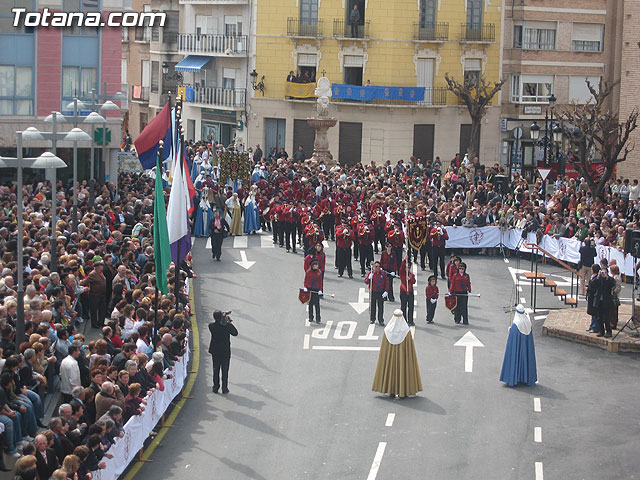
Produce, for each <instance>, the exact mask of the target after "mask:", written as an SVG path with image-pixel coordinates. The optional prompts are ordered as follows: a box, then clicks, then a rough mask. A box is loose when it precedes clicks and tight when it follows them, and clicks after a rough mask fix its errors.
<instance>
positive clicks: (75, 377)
mask: <svg viewBox="0 0 640 480" xmlns="http://www.w3.org/2000/svg"><path fill="white" fill-rule="evenodd" d="M81 353H82V350H81V349H80V347H78V346H77V345H69V354H68V355H67V356H66V357H64V358H63V359H62V363H61V364H60V392H62V400H63V402H64V403H69V402H70V401H71V400H72V398H73V395H72V394H71V392H72V391H73V389H74V388H75V387H80V386H82V385H81V380H80V367H79V366H78V357H79V356H80V354H81Z"/></svg>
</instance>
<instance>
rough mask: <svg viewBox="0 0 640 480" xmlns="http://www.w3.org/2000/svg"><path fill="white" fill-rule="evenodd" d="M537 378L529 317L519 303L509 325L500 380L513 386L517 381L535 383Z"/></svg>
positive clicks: (528, 383)
mask: <svg viewBox="0 0 640 480" xmlns="http://www.w3.org/2000/svg"><path fill="white" fill-rule="evenodd" d="M537 380H538V371H537V368H536V349H535V345H534V343H533V332H532V331H531V319H530V318H529V315H528V314H527V313H526V311H525V309H524V306H523V305H522V304H519V305H518V306H517V307H516V313H515V315H514V317H513V323H512V324H511V327H509V337H508V338H507V347H506V349H505V352H504V361H503V362H502V371H501V372H500V381H501V382H504V383H506V384H507V385H509V386H510V387H513V386H515V385H517V384H519V383H524V384H525V385H529V386H531V385H535V383H536V381H537Z"/></svg>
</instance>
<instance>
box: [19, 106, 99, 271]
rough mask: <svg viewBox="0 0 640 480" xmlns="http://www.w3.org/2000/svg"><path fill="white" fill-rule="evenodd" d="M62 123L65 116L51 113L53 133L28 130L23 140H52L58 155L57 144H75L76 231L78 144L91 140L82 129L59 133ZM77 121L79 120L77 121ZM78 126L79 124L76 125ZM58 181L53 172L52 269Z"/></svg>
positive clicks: (55, 253)
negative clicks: (59, 142)
mask: <svg viewBox="0 0 640 480" xmlns="http://www.w3.org/2000/svg"><path fill="white" fill-rule="evenodd" d="M75 113H76V115H75V116H77V105H76V112H75ZM60 121H66V118H65V117H64V115H62V114H61V113H60V112H51V115H49V116H47V118H45V122H47V123H51V124H52V131H51V132H41V131H39V130H38V129H36V128H34V127H29V128H27V129H26V130H25V131H24V132H22V135H21V137H22V139H23V140H33V141H41V140H50V141H51V143H52V150H53V154H54V155H55V154H56V153H57V144H58V141H59V140H63V141H71V142H73V183H74V187H73V188H74V190H73V193H74V195H73V197H74V198H73V217H74V223H73V225H74V227H73V230H74V231H75V230H76V228H77V221H78V220H77V219H78V198H77V197H78V186H77V185H78V142H82V141H88V140H90V139H91V138H90V137H89V135H88V134H87V133H86V132H84V131H82V130H81V129H79V128H77V126H76V127H74V128H73V129H72V130H71V131H69V132H59V131H58V123H59V122H60ZM76 121H77V120H76ZM76 125H77V123H76ZM56 197H57V179H56V170H55V169H53V170H52V174H51V239H50V241H51V245H50V247H51V264H50V266H51V268H52V269H55V268H56V265H57V250H56V247H57V236H56V223H57V215H56V209H57V199H56Z"/></svg>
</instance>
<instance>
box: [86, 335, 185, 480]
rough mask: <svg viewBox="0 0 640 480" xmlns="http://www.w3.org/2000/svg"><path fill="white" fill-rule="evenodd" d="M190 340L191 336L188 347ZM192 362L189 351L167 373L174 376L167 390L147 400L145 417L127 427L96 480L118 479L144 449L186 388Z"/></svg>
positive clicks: (132, 421)
mask: <svg viewBox="0 0 640 480" xmlns="http://www.w3.org/2000/svg"><path fill="white" fill-rule="evenodd" d="M188 341H189V339H188V337H187V345H188V344H189V343H188ZM188 363H189V348H188V347H187V349H186V353H185V354H184V355H183V356H182V358H181V359H180V360H179V361H177V362H176V364H175V365H174V368H173V371H169V370H167V372H169V373H171V374H172V375H173V377H172V378H169V379H167V380H165V381H164V391H162V392H160V391H158V390H155V391H154V392H153V393H152V394H151V395H150V396H148V397H147V405H145V409H144V412H142V415H135V416H133V417H131V418H130V419H129V421H128V422H127V423H126V425H125V426H124V437H122V438H116V440H115V443H114V444H113V445H112V446H111V448H110V449H109V451H108V453H110V454H111V455H113V458H111V459H108V458H104V459H103V461H104V462H105V463H106V465H107V466H106V468H104V469H102V470H97V471H95V472H93V478H94V480H115V479H116V478H118V477H119V476H120V475H121V474H122V472H124V470H125V469H126V468H127V466H128V465H129V463H131V461H132V460H133V459H134V457H135V456H136V455H137V453H138V452H139V451H140V449H142V447H143V446H144V441H145V440H146V439H147V438H148V437H149V434H150V433H151V430H153V428H154V427H155V426H156V424H157V423H158V422H159V421H160V418H161V417H162V415H163V414H164V412H165V411H166V410H167V407H168V406H169V404H170V403H171V401H172V400H173V399H174V397H175V396H176V395H178V393H180V390H182V386H183V385H184V381H185V378H186V377H187V371H188V370H187V365H188Z"/></svg>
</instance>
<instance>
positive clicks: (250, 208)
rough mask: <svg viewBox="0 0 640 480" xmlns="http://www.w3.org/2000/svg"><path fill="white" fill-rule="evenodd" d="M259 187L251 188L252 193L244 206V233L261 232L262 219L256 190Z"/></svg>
mask: <svg viewBox="0 0 640 480" xmlns="http://www.w3.org/2000/svg"><path fill="white" fill-rule="evenodd" d="M257 189H258V187H256V186H255V185H252V186H251V192H250V193H249V196H248V197H247V200H246V201H245V204H244V233H246V234H250V233H256V230H260V217H259V215H258V205H257V204H256V190H257Z"/></svg>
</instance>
